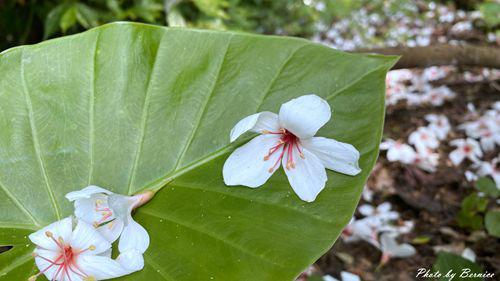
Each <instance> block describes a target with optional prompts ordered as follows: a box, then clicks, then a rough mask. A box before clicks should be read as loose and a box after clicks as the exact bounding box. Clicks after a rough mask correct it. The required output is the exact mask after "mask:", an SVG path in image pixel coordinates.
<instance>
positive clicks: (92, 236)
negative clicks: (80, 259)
mask: <svg viewBox="0 0 500 281" xmlns="http://www.w3.org/2000/svg"><path fill="white" fill-rule="evenodd" d="M70 244H71V247H73V248H75V249H77V250H80V251H83V250H85V249H88V248H89V247H90V246H94V247H95V249H94V250H88V251H85V252H83V253H82V254H81V255H98V254H100V253H103V252H105V251H107V250H108V249H109V248H111V243H109V242H108V241H107V240H106V239H104V237H103V236H102V235H101V234H99V232H98V231H97V230H96V229H95V228H94V227H93V226H91V225H90V224H88V223H86V222H84V221H82V220H80V221H78V224H77V226H76V228H75V231H74V232H73V236H72V238H71V243H70Z"/></svg>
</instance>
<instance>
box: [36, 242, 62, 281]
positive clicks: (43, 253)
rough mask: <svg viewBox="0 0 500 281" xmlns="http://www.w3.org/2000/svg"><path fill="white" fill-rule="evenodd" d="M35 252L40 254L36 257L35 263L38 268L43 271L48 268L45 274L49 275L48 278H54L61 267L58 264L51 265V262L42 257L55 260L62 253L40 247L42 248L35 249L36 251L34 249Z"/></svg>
mask: <svg viewBox="0 0 500 281" xmlns="http://www.w3.org/2000/svg"><path fill="white" fill-rule="evenodd" d="M33 252H35V253H37V254H38V257H35V264H36V266H37V267H38V270H39V271H43V270H45V269H47V268H48V269H47V270H46V271H45V273H44V275H45V276H46V277H47V279H48V280H52V279H53V277H54V275H55V274H56V273H57V270H58V268H59V267H58V266H56V265H53V266H51V263H49V262H48V261H46V260H44V259H42V258H41V257H44V258H46V259H48V260H51V261H55V260H56V259H57V258H58V257H59V255H60V254H59V253H58V252H54V251H49V250H44V249H40V248H37V249H35V251H33ZM49 266H50V268H49ZM59 276H60V274H59Z"/></svg>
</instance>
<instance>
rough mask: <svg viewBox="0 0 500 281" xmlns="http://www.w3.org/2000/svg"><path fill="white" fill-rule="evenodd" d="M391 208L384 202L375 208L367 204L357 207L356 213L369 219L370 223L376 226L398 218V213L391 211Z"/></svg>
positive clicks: (389, 204)
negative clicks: (374, 223)
mask: <svg viewBox="0 0 500 281" xmlns="http://www.w3.org/2000/svg"><path fill="white" fill-rule="evenodd" d="M391 208H392V206H391V203H389V202H384V203H382V204H380V205H378V206H377V207H375V208H374V207H373V206H371V205H368V204H364V205H361V206H359V208H358V211H359V212H360V213H361V214H362V215H363V216H365V217H367V218H369V219H370V221H374V222H376V224H379V223H382V222H387V221H390V220H395V219H398V218H399V214H398V212H396V211H391Z"/></svg>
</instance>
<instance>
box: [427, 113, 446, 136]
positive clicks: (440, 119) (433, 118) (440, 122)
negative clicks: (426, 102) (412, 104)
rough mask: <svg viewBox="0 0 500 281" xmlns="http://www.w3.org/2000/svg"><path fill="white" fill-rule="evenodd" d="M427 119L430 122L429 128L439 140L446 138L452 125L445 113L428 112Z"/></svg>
mask: <svg viewBox="0 0 500 281" xmlns="http://www.w3.org/2000/svg"><path fill="white" fill-rule="evenodd" d="M425 120H427V121H428V122H430V124H429V125H428V126H427V128H429V129H430V130H431V131H432V132H433V133H434V134H435V135H436V137H437V138H438V139H439V140H444V139H446V136H447V135H448V132H449V131H450V129H451V126H450V122H449V121H448V118H447V117H446V116H445V115H442V114H441V115H437V114H427V115H426V116H425Z"/></svg>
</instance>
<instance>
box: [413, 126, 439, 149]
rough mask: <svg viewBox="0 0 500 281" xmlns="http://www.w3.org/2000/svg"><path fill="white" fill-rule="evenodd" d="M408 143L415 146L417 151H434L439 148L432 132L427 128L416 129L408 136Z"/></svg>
mask: <svg viewBox="0 0 500 281" xmlns="http://www.w3.org/2000/svg"><path fill="white" fill-rule="evenodd" d="M408 142H409V143H411V144H413V145H415V147H416V148H417V150H426V149H427V148H430V149H435V148H438V147H439V140H438V139H437V137H436V135H435V134H434V132H433V131H431V130H430V129H429V128H427V127H418V129H417V130H416V131H414V132H413V133H411V134H410V136H409V137H408Z"/></svg>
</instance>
